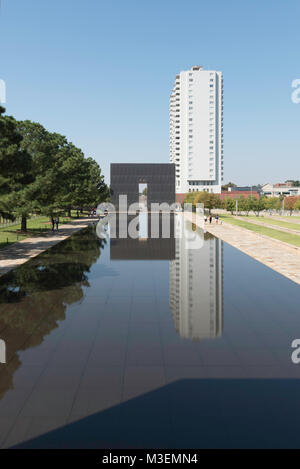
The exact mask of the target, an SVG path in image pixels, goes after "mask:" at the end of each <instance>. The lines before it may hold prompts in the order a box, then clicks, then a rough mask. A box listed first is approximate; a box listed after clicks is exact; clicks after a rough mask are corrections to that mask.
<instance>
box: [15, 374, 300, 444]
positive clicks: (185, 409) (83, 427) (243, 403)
mask: <svg viewBox="0 0 300 469" xmlns="http://www.w3.org/2000/svg"><path fill="white" fill-rule="evenodd" d="M99 392H101V390H99ZM299 393H300V381H298V380H294V379H291V380H289V379H287V380H283V379H267V380H266V379H259V380H250V379H249V380H246V379H244V380H241V379H211V380H207V379H198V380H194V379H187V380H180V381H177V382H175V383H172V384H169V385H167V386H164V387H162V388H160V389H158V390H155V391H152V392H149V393H147V394H144V395H142V396H140V397H137V398H134V399H132V400H129V401H127V402H125V403H122V404H120V405H117V406H115V407H112V408H110V409H108V410H105V411H102V412H99V413H97V414H94V415H91V416H89V417H86V418H83V419H82V420H78V421H76V422H74V423H71V424H69V425H66V426H64V427H62V428H60V429H57V430H54V431H51V432H49V433H46V434H44V435H41V436H39V437H37V438H34V439H32V440H29V441H26V442H24V443H22V444H19V445H17V446H14V448H106V449H107V448H109V449H114V448H122V449H125V448H136V449H138V448H149V449H150V448H165V449H166V448H199V449H200V448H298V447H299V443H300V437H299V435H298V426H299V405H298V402H299V401H298V399H299Z"/></svg>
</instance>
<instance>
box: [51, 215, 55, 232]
mask: <svg viewBox="0 0 300 469" xmlns="http://www.w3.org/2000/svg"><path fill="white" fill-rule="evenodd" d="M50 221H51V223H52V231H54V223H55V222H54V218H53V217H50Z"/></svg>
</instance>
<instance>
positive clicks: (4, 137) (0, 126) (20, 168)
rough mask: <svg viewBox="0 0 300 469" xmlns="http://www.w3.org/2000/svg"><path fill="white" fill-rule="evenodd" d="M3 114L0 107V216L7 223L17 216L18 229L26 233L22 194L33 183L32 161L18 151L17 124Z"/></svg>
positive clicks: (19, 146) (23, 152)
mask: <svg viewBox="0 0 300 469" xmlns="http://www.w3.org/2000/svg"><path fill="white" fill-rule="evenodd" d="M4 113H5V109H4V108H3V107H1V106H0V214H1V215H2V216H3V217H5V218H11V219H13V218H14V217H15V215H19V216H21V217H22V229H23V230H24V231H26V218H27V215H28V210H29V205H28V203H26V193H27V190H28V185H30V183H31V182H32V181H33V177H32V160H31V157H30V155H29V154H28V152H26V150H25V149H24V148H23V147H22V140H23V137H22V135H21V134H20V132H19V131H18V125H17V121H16V120H15V119H14V118H13V117H11V116H4Z"/></svg>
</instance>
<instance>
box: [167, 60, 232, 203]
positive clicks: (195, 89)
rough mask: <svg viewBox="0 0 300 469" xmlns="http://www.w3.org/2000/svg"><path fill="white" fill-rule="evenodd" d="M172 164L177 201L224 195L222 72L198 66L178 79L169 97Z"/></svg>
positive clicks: (181, 73) (177, 76)
mask: <svg viewBox="0 0 300 469" xmlns="http://www.w3.org/2000/svg"><path fill="white" fill-rule="evenodd" d="M170 161H171V163H175V165H176V194H177V200H179V201H182V196H183V195H184V194H186V193H187V192H193V191H203V190H206V191H209V192H214V193H220V192H221V185H222V180H223V78H222V73H221V72H217V71H214V70H204V69H203V68H202V67H200V66H195V67H192V68H191V70H187V71H183V72H180V74H179V75H176V79H175V84H174V88H173V90H172V93H171V96H170Z"/></svg>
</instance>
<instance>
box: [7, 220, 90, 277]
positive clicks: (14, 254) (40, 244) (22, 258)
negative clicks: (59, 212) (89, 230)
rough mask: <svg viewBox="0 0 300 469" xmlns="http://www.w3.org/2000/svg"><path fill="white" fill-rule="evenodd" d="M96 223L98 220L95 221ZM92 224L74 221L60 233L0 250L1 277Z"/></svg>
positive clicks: (61, 227) (35, 238) (87, 221)
mask: <svg viewBox="0 0 300 469" xmlns="http://www.w3.org/2000/svg"><path fill="white" fill-rule="evenodd" d="M93 221H96V220H93ZM91 222H92V220H91V219H88V218H86V219H80V220H74V221H73V222H71V223H68V224H65V225H61V226H60V227H59V230H58V231H55V232H53V231H51V232H50V233H48V234H46V235H43V236H34V237H33V238H26V239H23V240H22V241H19V242H18V243H14V244H12V245H11V246H8V247H7V248H3V249H1V250H0V276H2V275H4V274H6V273H7V272H9V271H10V270H12V269H15V268H16V267H18V266H20V265H21V264H24V263H25V262H27V261H28V260H29V259H31V258H32V257H36V256H38V255H39V254H41V252H43V251H46V250H47V249H49V248H51V247H52V246H54V245H55V244H57V243H60V242H61V241H63V240H64V239H67V238H69V237H70V236H71V235H72V234H73V233H75V232H76V231H78V230H82V229H83V228H86V227H87V226H88V225H89V224H90V223H91Z"/></svg>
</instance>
